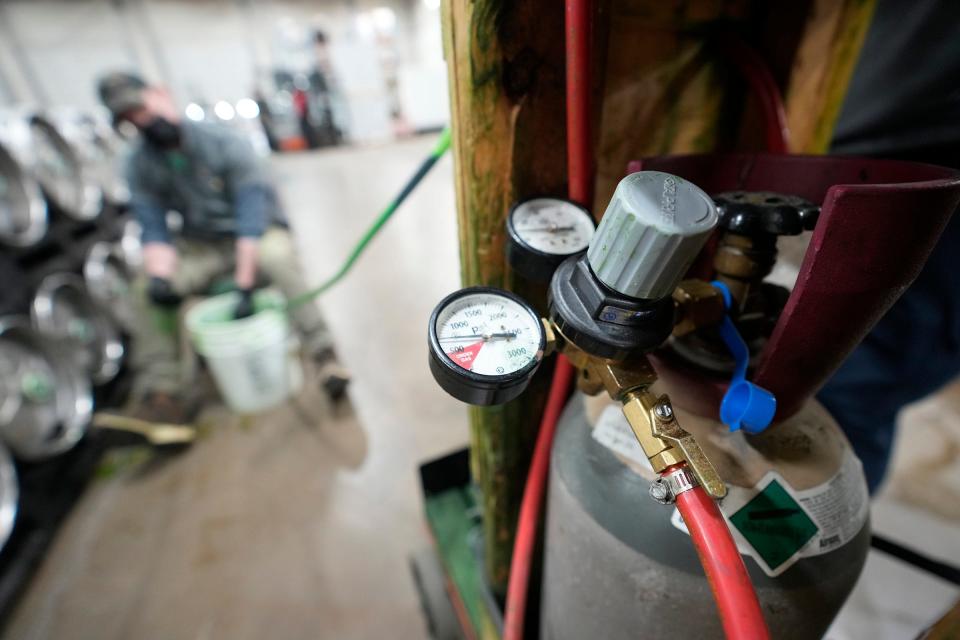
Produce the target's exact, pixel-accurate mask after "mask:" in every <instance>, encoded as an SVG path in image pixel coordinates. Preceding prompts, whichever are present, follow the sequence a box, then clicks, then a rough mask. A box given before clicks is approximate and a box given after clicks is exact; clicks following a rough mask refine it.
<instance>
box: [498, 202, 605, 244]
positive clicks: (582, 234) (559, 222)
mask: <svg viewBox="0 0 960 640" xmlns="http://www.w3.org/2000/svg"><path fill="white" fill-rule="evenodd" d="M510 216H511V218H510V219H511V223H512V225H513V231H514V233H515V234H516V235H517V236H518V238H519V239H520V240H521V241H522V242H523V243H524V244H526V245H527V246H529V247H530V248H532V249H536V250H537V251H540V252H543V253H549V254H553V255H573V254H574V253H579V252H581V251H583V250H585V249H586V248H587V245H589V244H590V239H591V238H593V232H594V230H595V227H594V224H593V218H591V217H590V214H589V213H587V212H586V211H584V210H583V209H581V208H580V207H578V206H577V205H575V204H574V203H572V202H567V201H566V200H560V199H557V198H534V199H532V200H527V201H526V202H521V203H520V204H518V205H517V206H516V207H514V209H513V211H512V212H511V214H510Z"/></svg>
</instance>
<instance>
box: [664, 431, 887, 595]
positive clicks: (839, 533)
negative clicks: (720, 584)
mask: <svg viewBox="0 0 960 640" xmlns="http://www.w3.org/2000/svg"><path fill="white" fill-rule="evenodd" d="M720 509H721V511H722V512H723V515H724V518H725V519H726V520H727V524H728V525H729V526H730V531H731V532H732V533H733V538H734V540H735V541H736V543H737V547H738V548H739V549H740V552H741V553H742V554H744V555H749V556H750V557H752V558H753V559H754V560H756V561H757V564H758V565H760V568H761V569H763V571H764V572H765V573H766V574H767V575H769V576H771V577H774V576H778V575H780V574H781V573H783V572H784V571H786V570H787V569H789V568H790V567H791V566H792V565H793V564H794V563H796V562H797V561H798V560H800V559H802V558H809V557H811V556H818V555H822V554H824V553H829V552H831V551H833V550H834V549H837V548H839V547H842V546H843V545H845V544H846V543H848V542H849V541H850V540H852V539H853V538H854V537H855V536H856V535H857V534H858V533H859V532H860V530H861V529H862V528H863V525H864V524H865V523H866V521H867V517H868V515H869V513H870V496H869V493H868V492H867V484H866V481H865V480H864V477H863V472H862V470H861V463H860V460H859V459H857V457H856V456H855V455H853V452H852V451H850V450H849V449H847V450H846V451H845V452H844V457H843V462H842V464H841V465H840V469H838V470H837V472H836V473H835V474H834V475H833V477H832V478H830V480H828V481H827V482H824V483H823V484H820V485H818V486H816V487H812V488H810V489H803V490H796V489H794V488H793V487H792V486H790V483H789V482H787V481H786V479H784V478H783V476H781V475H780V474H779V473H777V472H776V471H769V472H767V474H766V475H765V476H764V477H763V479H761V480H760V482H759V483H757V485H756V486H754V487H750V488H744V487H736V486H732V485H728V493H727V497H726V498H724V500H723V502H722V503H721V505H720ZM671 522H672V523H673V525H674V526H675V527H676V528H677V529H680V530H681V531H683V532H684V533H688V531H687V528H686V526H685V525H684V523H683V519H682V518H681V517H680V514H679V513H677V512H676V510H674V513H673V516H672V517H671Z"/></svg>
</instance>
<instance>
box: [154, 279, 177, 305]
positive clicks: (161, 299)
mask: <svg viewBox="0 0 960 640" xmlns="http://www.w3.org/2000/svg"><path fill="white" fill-rule="evenodd" d="M147 296H149V297H150V299H151V300H152V301H153V302H154V303H155V304H158V305H160V306H161V307H175V306H177V305H178V304H180V303H181V302H183V297H182V296H181V295H180V294H179V293H177V292H176V291H174V290H173V285H172V284H170V281H169V280H167V279H166V278H157V277H152V278H150V283H149V284H148V285H147Z"/></svg>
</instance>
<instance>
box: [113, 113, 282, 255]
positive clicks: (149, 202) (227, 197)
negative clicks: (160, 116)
mask: <svg viewBox="0 0 960 640" xmlns="http://www.w3.org/2000/svg"><path fill="white" fill-rule="evenodd" d="M181 126H182V132H181V144H180V147H179V148H178V149H176V150H174V151H161V150H158V149H156V148H154V147H151V146H150V145H148V144H146V143H145V142H143V141H141V142H140V143H139V144H138V145H136V146H135V147H134V149H133V151H132V152H131V154H130V156H129V158H128V159H127V167H126V168H127V180H128V181H129V184H130V193H131V198H130V207H131V209H132V211H133V214H134V216H136V219H137V221H138V222H139V223H140V225H141V226H142V227H143V236H142V241H143V242H144V243H147V242H165V243H170V242H172V238H171V234H170V230H169V229H168V228H167V212H168V211H171V210H172V211H176V212H178V213H179V214H180V215H182V216H183V229H182V231H181V234H182V235H183V236H184V237H187V238H197V239H211V240H216V239H222V238H224V237H254V238H255V237H259V236H261V235H262V234H263V232H264V230H265V229H266V228H267V226H268V225H270V224H280V225H284V224H285V222H284V218H283V214H282V212H281V211H280V207H279V203H278V201H277V198H276V193H275V191H274V189H273V187H272V185H271V184H270V180H269V178H268V176H267V173H266V168H265V167H264V166H263V163H262V162H261V161H260V159H259V158H258V157H257V155H256V154H255V153H254V151H253V148H252V147H251V146H250V143H249V142H248V141H247V140H246V139H245V138H243V137H242V136H240V135H239V134H238V133H236V132H234V131H232V130H230V129H228V128H227V127H225V126H223V125H219V124H211V123H195V122H190V121H184V122H183V124H182V125H181Z"/></svg>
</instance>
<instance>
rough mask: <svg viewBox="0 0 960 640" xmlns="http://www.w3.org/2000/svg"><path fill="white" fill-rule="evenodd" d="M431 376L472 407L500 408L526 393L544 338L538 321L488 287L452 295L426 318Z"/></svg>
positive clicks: (512, 298)
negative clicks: (491, 406)
mask: <svg viewBox="0 0 960 640" xmlns="http://www.w3.org/2000/svg"><path fill="white" fill-rule="evenodd" d="M429 341H430V372H431V373H432V374H433V377H434V378H435V379H436V381H437V383H438V384H439V385H440V386H441V387H442V388H443V390H444V391H446V392H447V393H449V394H450V395H452V396H453V397H454V398H457V399H458V400H461V401H463V402H466V403H468V404H476V405H492V404H503V403H504V402H507V401H508V400H512V399H513V398H516V397H517V396H518V395H520V393H522V392H523V390H524V389H526V387H527V384H528V383H529V382H530V378H531V377H533V374H534V373H535V372H536V370H537V367H538V366H540V361H541V360H542V359H543V349H544V346H545V344H546V335H545V332H544V328H543V323H542V322H541V320H540V316H539V315H537V313H536V312H535V311H534V310H533V309H532V308H531V307H530V305H528V304H527V303H526V302H524V301H523V300H521V299H520V298H518V297H517V296H515V295H513V294H512V293H509V292H507V291H503V290H501V289H494V288H492V287H469V288H467V289H461V290H460V291H456V292H454V293H452V294H450V295H449V296H447V297H446V298H444V299H443V300H441V301H440V304H438V305H437V308H436V309H434V310H433V314H432V315H431V316H430V327H429Z"/></svg>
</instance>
